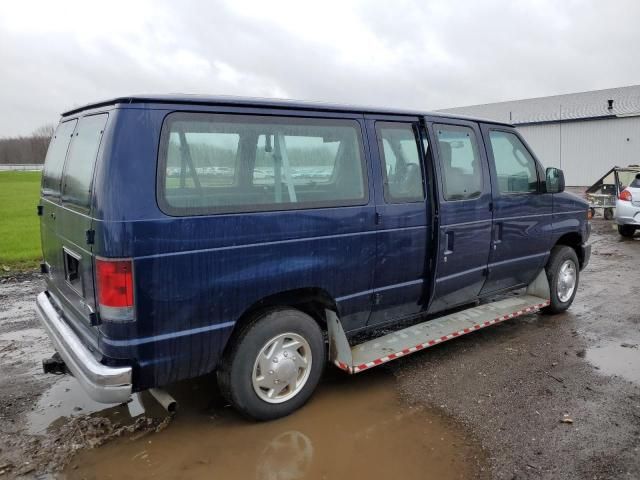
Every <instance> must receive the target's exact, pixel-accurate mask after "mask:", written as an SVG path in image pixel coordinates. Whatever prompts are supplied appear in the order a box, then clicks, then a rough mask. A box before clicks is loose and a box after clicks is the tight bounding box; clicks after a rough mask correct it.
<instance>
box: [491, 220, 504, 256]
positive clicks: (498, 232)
mask: <svg viewBox="0 0 640 480" xmlns="http://www.w3.org/2000/svg"><path fill="white" fill-rule="evenodd" d="M502 226H503V224H502V223H501V222H498V223H494V224H493V240H492V242H491V248H493V250H497V248H498V245H499V244H501V243H502Z"/></svg>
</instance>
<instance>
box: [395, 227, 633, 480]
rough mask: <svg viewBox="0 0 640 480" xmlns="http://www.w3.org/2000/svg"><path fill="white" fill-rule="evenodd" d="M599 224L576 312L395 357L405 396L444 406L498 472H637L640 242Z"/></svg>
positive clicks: (574, 475)
mask: <svg viewBox="0 0 640 480" xmlns="http://www.w3.org/2000/svg"><path fill="white" fill-rule="evenodd" d="M593 226H594V233H593V243H594V249H595V254H594V255H593V257H592V259H591V265H590V266H589V267H588V268H587V270H586V271H584V272H583V274H582V277H581V287H580V289H579V292H578V295H577V297H576V300H575V303H574V305H573V306H572V308H571V309H570V310H569V311H568V312H566V313H565V314H562V315H557V316H545V315H529V316H525V317H521V318H519V319H515V320H512V321H510V322H506V323H504V324H501V325H499V326H497V327H494V328H492V329H487V330H484V331H480V332H478V333H476V334H474V335H468V336H466V337H463V338H461V339H459V340H456V341H455V342H449V343H448V344H444V345H442V346H440V347H437V348H434V349H431V351H430V352H425V353H424V354H421V355H420V356H419V357H414V358H411V359H408V360H407V361H405V362H396V363H395V364H391V365H390V368H392V369H393V371H394V373H395V375H396V376H397V378H398V380H399V388H400V391H401V393H402V395H403V396H404V398H406V399H407V401H410V402H412V403H414V404H418V405H430V406H440V407H441V408H442V409H443V410H444V411H445V412H446V413H448V414H449V415H451V416H453V417H454V418H457V419H459V420H460V421H461V422H462V423H463V425H465V426H466V427H467V428H469V429H470V431H472V432H474V433H475V434H476V435H477V436H478V437H479V438H480V439H481V440H482V445H483V447H484V448H485V449H486V451H487V452H488V454H489V457H490V462H491V464H492V470H493V476H494V478H497V479H513V478H545V479H556V478H563V479H583V478H590V479H605V478H606V479H609V478H611V479H613V478H620V477H622V476H625V478H627V476H628V478H640V460H639V457H638V451H639V449H640V388H639V386H638V383H637V381H638V375H637V372H638V371H639V369H640V357H639V356H638V353H639V352H638V350H637V349H635V348H629V347H622V346H621V345H622V344H627V345H635V344H637V343H640V342H639V341H638V330H637V325H636V324H635V320H634V319H636V317H637V308H638V297H637V293H636V292H637V290H636V289H637V285H639V284H640V271H639V270H638V268H637V261H634V259H637V258H638V257H639V256H640V242H638V241H636V240H635V239H634V240H633V241H628V240H627V241H620V238H619V236H618V235H617V233H615V232H613V230H612V228H611V224H610V223H608V222H604V221H594V225H593ZM602 252H608V253H612V255H602ZM565 415H566V416H567V417H565ZM565 418H570V419H571V420H573V422H572V423H569V422H566V423H565V422H563V421H562V420H563V419H565Z"/></svg>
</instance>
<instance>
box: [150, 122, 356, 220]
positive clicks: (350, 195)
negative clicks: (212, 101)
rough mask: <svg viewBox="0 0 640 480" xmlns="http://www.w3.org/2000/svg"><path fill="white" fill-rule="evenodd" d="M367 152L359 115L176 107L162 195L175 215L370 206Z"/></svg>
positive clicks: (165, 145)
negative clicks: (280, 114) (267, 113)
mask: <svg viewBox="0 0 640 480" xmlns="http://www.w3.org/2000/svg"><path fill="white" fill-rule="evenodd" d="M362 151H363V150H362V138H361V129H360V125H359V124H358V122H356V121H355V120H342V119H311V118H295V117H267V116H258V115H255V116H253V115H232V114H229V115H222V114H208V113H187V112H176V113H172V114H170V115H168V116H167V118H166V120H165V123H164V125H163V132H162V139H161V145H160V158H159V161H160V167H159V169H158V200H159V203H160V206H161V208H162V210H163V211H165V212H166V213H168V214H170V215H197V214H207V213H223V212H226V213H230V212H251V211H268V210H289V209H300V208H318V207H330V206H339V205H340V206H342V205H364V204H366V203H367V202H368V192H367V182H366V174H365V169H364V165H363V162H364V156H363V154H362Z"/></svg>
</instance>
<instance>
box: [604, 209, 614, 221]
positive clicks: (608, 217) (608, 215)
mask: <svg viewBox="0 0 640 480" xmlns="http://www.w3.org/2000/svg"><path fill="white" fill-rule="evenodd" d="M604 219H605V220H613V208H605V209H604Z"/></svg>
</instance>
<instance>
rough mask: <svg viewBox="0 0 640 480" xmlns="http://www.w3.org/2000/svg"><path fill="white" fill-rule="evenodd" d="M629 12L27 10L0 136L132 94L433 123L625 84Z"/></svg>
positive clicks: (634, 32)
mask: <svg viewBox="0 0 640 480" xmlns="http://www.w3.org/2000/svg"><path fill="white" fill-rule="evenodd" d="M639 20H640V2H638V1H635V0H628V1H609V2H606V1H602V0H598V1H583V2H578V1H567V0H562V1H517V2H515V1H488V0H484V1H461V0H458V1H425V0H394V1H389V0H381V1H377V0H376V1H368V0H362V1H353V2H350V1H346V0H338V1H333V0H316V1H313V2H306V1H304V0H292V1H288V0H287V1H277V0H270V1H265V0H256V1H241V0H230V1H213V0H209V1H185V0H180V1H165V2H161V1H136V0H127V1H116V0H109V1H108V2H97V1H92V0H80V1H65V0H57V1H51V0H48V1H42V2H33V1H29V0H19V1H12V2H10V3H6V4H5V5H3V7H2V11H1V12H0V66H1V67H0V68H1V70H0V72H1V75H0V112H2V115H0V136H9V135H19V134H29V133H31V132H32V131H33V130H34V129H36V128H37V127H39V126H41V125H43V124H46V123H56V122H57V121H58V118H59V114H60V112H62V111H64V110H66V109H69V108H71V107H73V106H77V105H82V104H84V103H88V102H91V101H94V100H100V99H104V98H107V97H113V96H122V95H128V94H133V93H176V92H182V93H209V94H225V95H245V96H263V97H284V98H294V99H303V100H319V101H332V102H340V103H356V104H368V105H382V106H388V107H410V108H424V109H428V110H434V109H438V108H446V107H455V106H462V105H471V104H478V103H487V102H495V101H503V100H511V99H517V98H529V97H535V96H546V95H553V94H559V93H570V92H575V91H584V90H592V89H600V88H609V87H617V86H624V85H633V84H638V83H640V62H639V61H638V60H639V59H640V55H639V54H638V52H639V50H638V49H639V48H640V47H639V45H640V28H639V27H638V22H639Z"/></svg>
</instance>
